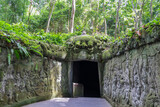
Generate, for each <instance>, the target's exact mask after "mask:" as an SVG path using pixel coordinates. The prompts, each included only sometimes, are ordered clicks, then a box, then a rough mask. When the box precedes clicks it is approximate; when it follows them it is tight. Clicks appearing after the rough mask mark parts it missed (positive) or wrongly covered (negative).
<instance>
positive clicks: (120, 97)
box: [103, 42, 160, 107]
mask: <svg viewBox="0 0 160 107" xmlns="http://www.w3.org/2000/svg"><path fill="white" fill-rule="evenodd" d="M103 96H104V97H105V98H106V99H107V100H109V101H110V102H111V103H112V105H113V107H130V106H131V107H160V43H159V42H157V43H154V44H148V45H145V46H143V47H140V48H138V49H134V50H131V51H127V52H125V53H124V54H123V55H121V56H116V57H114V58H112V59H110V60H108V61H107V62H106V63H105V67H104V78H103Z"/></svg>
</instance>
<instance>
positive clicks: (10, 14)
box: [0, 0, 160, 38]
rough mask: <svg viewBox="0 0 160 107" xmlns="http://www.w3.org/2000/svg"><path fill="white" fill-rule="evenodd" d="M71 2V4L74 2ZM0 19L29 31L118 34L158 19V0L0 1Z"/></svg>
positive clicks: (159, 11) (159, 2) (159, 17)
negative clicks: (17, 24)
mask: <svg viewBox="0 0 160 107" xmlns="http://www.w3.org/2000/svg"><path fill="white" fill-rule="evenodd" d="M74 2H75V3H74ZM0 20H1V21H5V22H6V23H9V24H15V23H24V24H27V25H28V31H29V32H33V33H34V32H41V31H42V30H44V31H46V32H50V33H54V34H62V33H70V32H71V33H76V32H79V34H80V33H81V32H82V31H86V32H87V34H90V35H91V34H105V35H108V36H111V37H115V38H116V37H121V36H124V35H126V34H127V33H128V32H129V31H131V30H133V29H135V30H138V29H140V28H141V27H143V26H144V25H145V24H147V23H149V22H151V21H153V20H155V21H159V20H160V0H1V1H0Z"/></svg>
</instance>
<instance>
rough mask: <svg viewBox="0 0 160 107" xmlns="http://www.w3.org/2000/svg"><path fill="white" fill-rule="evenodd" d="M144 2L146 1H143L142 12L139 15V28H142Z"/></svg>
mask: <svg viewBox="0 0 160 107" xmlns="http://www.w3.org/2000/svg"><path fill="white" fill-rule="evenodd" d="M144 1H145V0H143V2H142V4H141V11H140V13H139V27H141V26H142V24H143V23H142V16H143V7H144Z"/></svg>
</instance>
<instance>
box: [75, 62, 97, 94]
mask: <svg viewBox="0 0 160 107" xmlns="http://www.w3.org/2000/svg"><path fill="white" fill-rule="evenodd" d="M73 82H75V83H81V84H83V85H84V97H100V88H99V76H98V63H97V62H90V61H75V62H73Z"/></svg>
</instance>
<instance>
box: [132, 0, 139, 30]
mask: <svg viewBox="0 0 160 107" xmlns="http://www.w3.org/2000/svg"><path fill="white" fill-rule="evenodd" d="M132 7H133V11H134V12H135V14H136V16H135V17H134V22H135V24H134V28H135V29H136V30H137V29H138V15H137V12H136V10H135V7H134V4H133V0H132ZM136 9H137V0H136Z"/></svg>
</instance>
